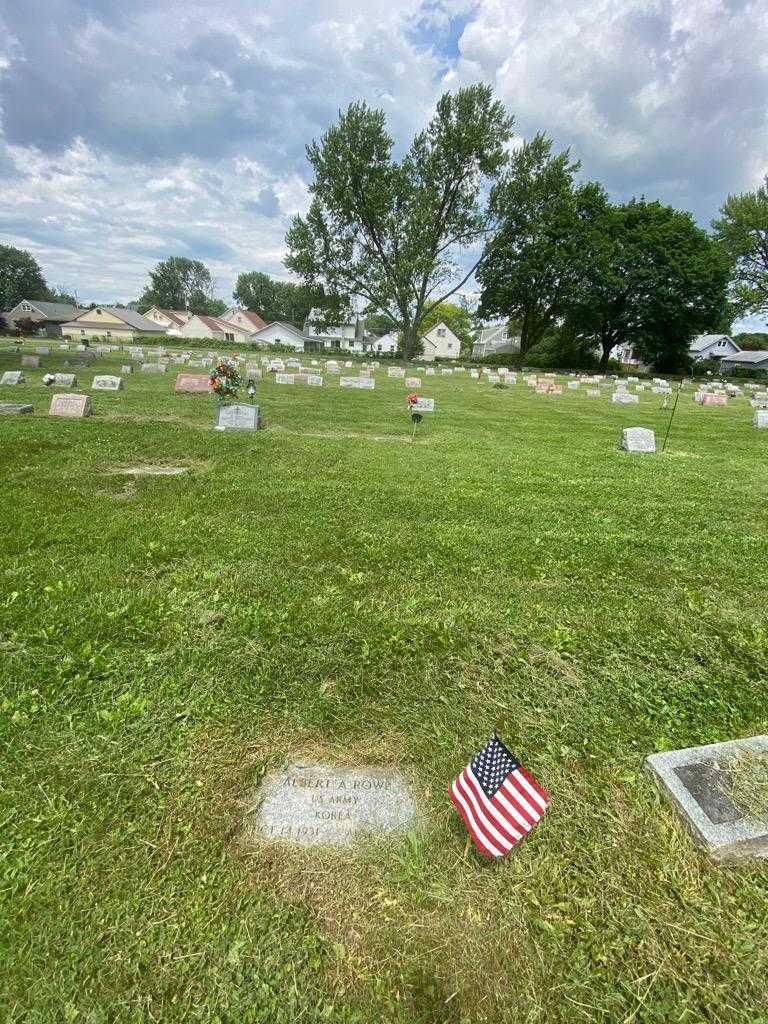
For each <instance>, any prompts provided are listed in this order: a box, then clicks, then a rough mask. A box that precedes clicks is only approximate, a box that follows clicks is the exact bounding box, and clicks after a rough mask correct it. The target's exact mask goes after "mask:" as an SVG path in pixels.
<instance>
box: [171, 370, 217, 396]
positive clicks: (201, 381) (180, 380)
mask: <svg viewBox="0 0 768 1024" xmlns="http://www.w3.org/2000/svg"><path fill="white" fill-rule="evenodd" d="M173 390H174V392H175V393H176V394H177V395H181V394H185V395H208V394H210V392H211V378H210V377H209V376H208V374H207V373H180V374H179V375H178V376H177V377H176V382H175V383H174V385H173Z"/></svg>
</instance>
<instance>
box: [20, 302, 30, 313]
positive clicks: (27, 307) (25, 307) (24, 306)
mask: <svg viewBox="0 0 768 1024" xmlns="http://www.w3.org/2000/svg"><path fill="white" fill-rule="evenodd" d="M21 308H22V309H23V310H24V312H25V313H29V312H30V310H31V309H32V307H31V306H30V304H29V303H28V302H22V304H21Z"/></svg>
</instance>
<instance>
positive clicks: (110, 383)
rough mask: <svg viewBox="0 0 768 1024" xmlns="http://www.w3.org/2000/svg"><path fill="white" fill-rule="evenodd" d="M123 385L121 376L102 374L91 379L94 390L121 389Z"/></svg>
mask: <svg viewBox="0 0 768 1024" xmlns="http://www.w3.org/2000/svg"><path fill="white" fill-rule="evenodd" d="M122 386H123V382H122V380H121V379H120V377H113V376H111V375H110V374H101V375H100V376H98V377H94V378H93V380H92V381H91V390H92V391H119V390H120V388H121V387H122Z"/></svg>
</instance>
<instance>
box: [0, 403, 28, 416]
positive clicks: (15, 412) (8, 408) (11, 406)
mask: <svg viewBox="0 0 768 1024" xmlns="http://www.w3.org/2000/svg"><path fill="white" fill-rule="evenodd" d="M30 412H32V406H31V405H20V404H17V403H16V402H0V416H23V415H25V414H26V413H30Z"/></svg>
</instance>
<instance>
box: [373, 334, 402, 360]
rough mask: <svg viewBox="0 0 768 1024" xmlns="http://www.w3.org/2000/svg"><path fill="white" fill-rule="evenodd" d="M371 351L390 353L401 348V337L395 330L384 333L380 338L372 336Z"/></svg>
mask: <svg viewBox="0 0 768 1024" xmlns="http://www.w3.org/2000/svg"><path fill="white" fill-rule="evenodd" d="M370 341H371V352H376V353H378V354H380V355H386V354H387V353H389V354H390V355H391V354H392V353H394V352H397V351H399V349H400V338H399V337H398V336H397V334H396V333H395V332H394V331H390V332H389V333H388V334H383V335H382V336H381V337H380V338H375V337H371V339H370Z"/></svg>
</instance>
